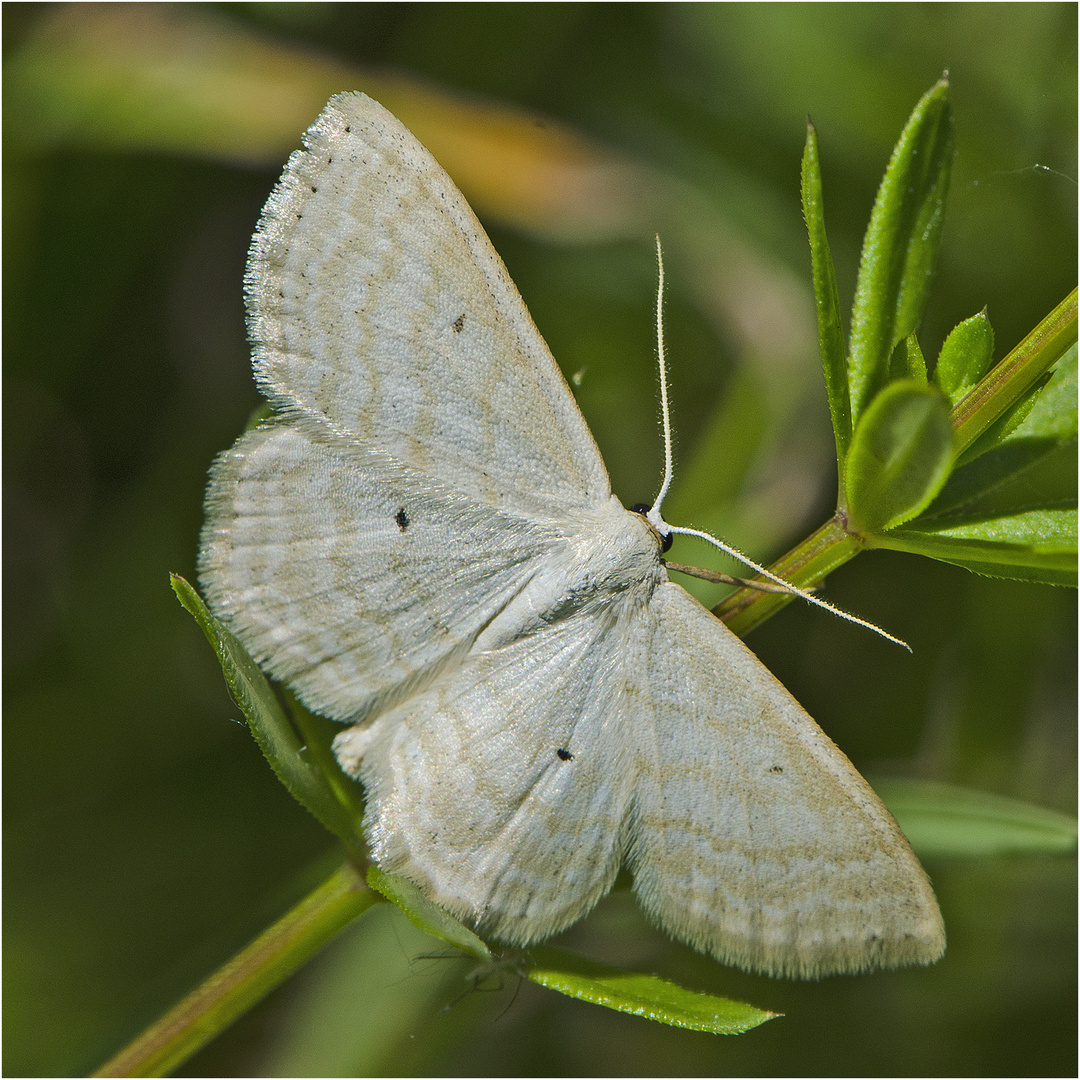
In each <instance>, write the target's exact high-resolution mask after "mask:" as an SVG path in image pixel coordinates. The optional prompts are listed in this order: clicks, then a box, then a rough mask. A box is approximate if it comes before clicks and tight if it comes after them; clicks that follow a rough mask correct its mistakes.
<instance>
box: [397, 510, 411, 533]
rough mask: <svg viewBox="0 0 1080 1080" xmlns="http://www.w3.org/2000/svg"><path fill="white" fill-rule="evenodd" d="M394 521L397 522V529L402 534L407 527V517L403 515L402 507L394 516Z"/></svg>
mask: <svg viewBox="0 0 1080 1080" xmlns="http://www.w3.org/2000/svg"><path fill="white" fill-rule="evenodd" d="M394 520H395V521H396V522H397V527H398V528H399V529H400V530H401V531H402V532H404V531H405V530H406V529H407V528H408V527H409V515H408V514H406V513H405V507H404V506H403V507H402V508H401V509H400V510H399V511H398V512H397V513H396V514H395V515H394Z"/></svg>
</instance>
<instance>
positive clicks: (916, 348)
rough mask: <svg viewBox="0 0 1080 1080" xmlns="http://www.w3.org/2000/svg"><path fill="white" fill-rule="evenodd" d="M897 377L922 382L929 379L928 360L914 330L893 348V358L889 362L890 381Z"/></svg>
mask: <svg viewBox="0 0 1080 1080" xmlns="http://www.w3.org/2000/svg"><path fill="white" fill-rule="evenodd" d="M896 379H914V380H915V381H916V382H920V383H925V382H927V381H928V380H927V375H926V360H925V358H924V357H923V352H922V348H921V347H920V345H919V339H918V338H917V337H916V336H915V332H914V331H912V332H911V333H910V334H908V336H907V337H906V338H904V340H903V341H901V342H900V344H899V345H897V346H896V348H895V349H893V354H892V360H891V361H890V362H889V381H890V382H891V381H893V380H896Z"/></svg>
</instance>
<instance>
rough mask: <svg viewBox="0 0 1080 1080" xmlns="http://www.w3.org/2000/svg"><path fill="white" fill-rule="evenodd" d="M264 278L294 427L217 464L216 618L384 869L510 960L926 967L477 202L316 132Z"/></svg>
mask: <svg viewBox="0 0 1080 1080" xmlns="http://www.w3.org/2000/svg"><path fill="white" fill-rule="evenodd" d="M305 145H306V147H307V149H306V150H304V151H298V152H297V153H295V154H293V156H292V157H291V158H290V160H289V163H288V165H287V166H286V168H285V172H284V174H283V175H282V178H281V181H280V183H279V184H278V186H277V188H276V189H275V191H274V193H273V194H272V195H271V197H270V200H269V201H268V202H267V204H266V208H265V210H264V212H263V216H262V220H261V222H260V224H259V228H258V231H257V232H256V234H255V237H254V240H253V242H252V247H251V255H250V261H249V263H248V270H247V279H246V287H247V303H248V311H249V316H250V332H251V337H252V339H253V342H254V365H255V373H256V377H257V379H258V382H259V385H260V387H261V388H262V390H263V391H264V392H265V394H266V395H267V396H268V398H269V399H270V401H271V402H272V403H273V405H274V407H275V410H276V418H275V419H273V420H271V421H270V422H268V423H265V424H263V425H262V426H260V427H258V428H256V429H255V430H253V431H250V432H248V433H247V434H246V435H244V436H243V437H242V438H241V439H240V440H239V442H237V444H236V445H235V446H234V447H233V448H232V449H231V450H230V451H228V452H227V453H226V454H224V455H223V456H222V457H221V458H220V459H219V460H218V461H217V463H216V464H215V466H214V468H213V472H212V477H211V483H210V488H209V493H208V497H207V522H206V526H205V530H204V533H203V548H202V554H201V560H200V573H201V580H202V584H203V586H204V589H205V591H206V595H207V599H208V601H209V604H210V607H211V609H212V610H213V611H214V612H215V614H216V615H217V616H218V617H219V618H221V619H223V620H224V621H225V623H226V624H227V625H228V626H229V627H230V629H231V630H232V631H233V632H234V633H235V634H236V635H237V636H238V637H239V638H240V640H241V641H242V642H243V643H244V644H245V646H246V647H247V648H248V650H249V651H250V652H251V653H252V655H253V656H254V657H255V658H256V660H258V662H259V663H260V664H262V665H263V666H264V667H265V668H266V670H267V671H268V672H269V673H270V674H271V675H273V676H274V677H275V678H276V679H279V680H281V681H283V682H286V683H288V684H290V685H291V686H292V687H293V689H294V690H295V691H296V693H297V694H298V696H299V697H300V698H301V700H302V701H303V702H304V703H305V704H306V705H308V706H309V707H310V708H312V709H314V710H316V711H318V712H321V713H324V714H326V715H327V716H330V717H333V718H334V719H336V720H340V721H344V722H346V723H348V724H349V725H350V726H349V727H348V729H347V730H345V731H344V732H343V733H342V734H341V735H340V736H339V737H338V738H337V740H336V741H335V744H334V748H335V751H336V753H337V757H338V760H339V762H340V763H341V766H342V768H343V769H344V770H345V771H346V772H347V773H349V774H350V775H351V776H354V777H358V778H359V779H361V780H363V782H364V785H365V787H366V789H367V797H368V808H367V817H366V822H365V826H366V829H367V834H368V839H369V841H370V846H371V850H372V853H373V856H374V858H375V860H376V861H377V863H378V864H379V866H381V867H382V868H383V869H384V870H386V871H390V872H393V873H396V874H403V875H404V876H406V877H408V878H410V879H411V880H412V881H414V882H416V883H417V884H418V885H419V886H420V887H421V888H423V889H424V891H425V892H426V893H427V895H428V896H429V897H430V898H431V899H432V900H433V901H435V902H436V903H438V904H441V905H442V906H443V907H445V908H447V909H448V910H449V911H451V912H453V913H454V914H456V915H457V916H459V917H463V918H467V919H470V920H472V921H473V922H474V923H475V924H476V925H477V926H478V928H479V929H480V930H481V932H484V933H486V934H488V935H489V936H490V937H492V938H494V939H497V940H499V941H503V942H507V943H511V944H516V945H526V944H528V943H530V942H534V941H537V940H538V939H540V938H544V937H547V936H548V935H551V934H554V933H556V932H557V931H559V930H562V929H563V928H564V927H566V926H569V925H570V924H571V923H573V922H574V921H575V920H577V919H579V918H580V917H581V916H583V915H584V914H585V913H586V912H587V911H589V910H590V909H591V908H592V907H593V905H594V904H596V902H597V901H598V900H599V899H600V897H602V896H603V895H604V894H605V893H606V892H607V890H608V889H609V888H610V886H611V884H612V881H613V880H614V878H615V875H616V873H617V871H618V870H619V867H620V865H622V864H623V863H624V862H625V863H627V864H628V866H629V869H630V871H631V873H632V874H633V878H634V888H635V891H636V893H637V896H638V898H639V900H640V902H641V904H642V906H643V908H644V910H645V911H646V912H647V913H648V915H649V916H650V917H651V918H652V919H653V920H654V921H655V922H656V923H657V924H658V925H659V926H661V927H662V928H663V929H664V930H666V931H668V932H669V933H670V934H672V935H673V936H675V937H677V938H679V939H681V940H682V941H685V942H687V943H689V944H690V945H692V946H693V947H695V948H697V949H700V950H703V951H706V952H709V953H711V954H712V955H713V956H714V957H716V958H717V959H718V960H721V961H723V962H725V963H730V964H735V965H738V966H739V967H743V968H747V969H751V970H754V971H761V972H766V973H768V974H771V975H786V976H800V977H814V976H819V975H824V974H828V973H830V972H851V971H861V970H865V969H869V968H874V967H893V966H897V965H902V964H921V963H929V962H931V961H933V960H935V959H937V958H938V957H939V956H940V955H941V953H942V951H943V949H944V942H945V938H944V930H943V927H942V921H941V915H940V913H939V911H938V907H937V903H936V902H935V900H934V895H933V892H932V891H931V888H930V885H929V882H928V881H927V878H926V875H925V874H924V873H923V870H922V868H921V867H920V866H919V863H918V862H917V860H916V859H915V856H914V855H913V854H912V852H911V849H910V848H909V847H908V844H907V842H906V841H905V839H904V837H903V834H902V833H901V832H900V830H899V828H898V827H897V825H896V823H895V822H894V821H893V819H892V817H890V815H889V813H888V811H886V809H885V808H884V807H883V806H882V804H881V803H880V802H879V801H878V799H877V797H876V796H875V795H874V793H873V792H872V791H871V789H870V788H869V787H868V786H867V784H866V783H865V781H864V780H863V779H862V777H861V776H860V775H859V774H858V773H857V772H856V771H855V769H854V768H853V766H852V765H851V764H850V762H849V761H848V760H847V758H845V757H844V755H843V754H842V753H841V752H840V751H839V750H838V749H837V748H836V746H834V745H833V743H832V742H830V740H829V739H828V738H827V737H826V736H825V734H824V733H823V732H822V731H821V730H820V729H819V728H818V727H817V725H816V724H815V723H814V722H813V720H811V719H810V717H809V716H807V714H806V713H805V712H804V711H803V710H802V709H801V708H800V707H799V705H798V704H797V703H796V702H795V700H794V699H793V698H792V697H791V696H790V695H789V694H788V693H787V691H786V690H785V689H784V688H783V687H782V686H781V685H780V683H779V682H777V680H776V679H775V678H774V677H773V676H772V675H771V674H770V673H769V672H768V671H767V670H766V669H765V667H764V666H763V665H762V664H761V662H760V661H759V660H758V659H757V658H756V657H755V656H754V654H753V653H752V652H750V650H749V649H747V648H746V647H745V646H744V645H743V644H742V642H741V641H740V640H739V639H738V638H737V637H736V636H735V635H734V634H732V633H731V632H730V631H729V630H728V629H727V628H726V627H725V626H724V624H723V623H722V622H720V621H719V620H717V619H716V618H715V617H714V616H713V615H712V614H710V613H709V612H708V611H707V610H706V609H705V608H703V607H702V606H701V605H700V604H699V603H698V602H697V601H696V600H694V599H693V598H692V597H691V596H690V595H689V594H688V593H687V592H685V591H684V590H683V589H682V588H681V587H680V586H679V585H677V584H675V583H674V582H672V581H670V580H669V579H668V574H667V571H666V569H665V567H664V564H663V562H662V561H661V548H662V543H663V540H664V538H665V537H666V536H667V535H669V534H670V532H671V528H670V527H669V526H668V525H667V524H666V523H665V522H664V521H663V519H662V518H661V517H660V515H659V510H658V508H657V509H656V510H655V511H654V512H652V513H650V514H649V515H648V516H643V515H642V514H640V513H634V512H631V511H629V510H626V509H624V508H623V507H622V505H620V503H619V502H618V500H617V499H616V498H615V497H614V496H613V495H612V493H611V488H610V484H609V481H608V476H607V472H606V470H605V468H604V463H603V461H602V460H601V457H600V453H599V451H598V450H597V448H596V444H595V443H594V442H593V439H592V436H591V434H590V432H589V429H588V427H587V426H586V424H585V421H584V419H583V417H582V415H581V413H580V412H579V411H578V409H577V406H576V405H575V403H574V400H573V397H572V396H571V394H570V391H569V389H568V387H567V385H566V382H565V381H564V379H563V377H562V375H561V373H560V371H559V368H558V367H557V365H556V363H555V361H554V360H553V358H552V356H551V354H550V352H549V351H548V349H547V346H546V345H545V343H544V341H543V339H542V338H541V337H540V334H539V332H538V331H537V329H536V327H535V326H534V325H533V322H532V320H531V319H530V317H529V314H528V312H527V311H526V309H525V305H524V303H523V302H522V300H521V297H520V296H519V294H518V292H517V290H516V289H515V287H514V284H513V282H512V281H511V280H510V278H509V276H508V275H507V272H506V269H505V268H504V266H503V264H502V262H501V261H500V259H499V257H498V255H496V253H495V251H494V249H493V248H492V246H491V243H490V241H489V240H488V239H487V237H486V236H485V234H484V232H483V229H482V228H481V226H480V224H479V222H478V221H477V220H476V218H475V217H474V215H473V213H472V211H471V210H470V209H469V207H468V205H467V204H466V203H465V200H464V198H463V197H462V195H461V194H460V192H459V191H458V190H457V188H456V187H455V186H454V184H453V183H452V182H451V180H450V178H449V177H448V176H447V175H446V174H445V173H444V172H443V170H442V169H441V168H440V167H439V165H438V164H437V163H436V162H435V160H434V159H433V158H432V157H431V155H430V154H429V153H428V152H427V151H426V150H425V149H424V148H423V147H422V146H421V145H420V144H419V143H418V142H417V141H416V139H415V138H414V137H413V136H412V135H411V134H410V132H409V131H408V130H406V129H405V128H404V127H403V126H402V125H401V124H400V123H399V122H398V121H397V120H396V119H395V118H394V117H393V116H391V115H390V113H388V112H387V111H386V110H385V109H383V108H382V107H381V106H380V105H378V104H376V103H375V102H373V101H372V100H370V99H369V98H367V97H365V96H363V95H362V94H342V95H339V96H337V97H334V98H332V99H331V101H330V102H329V104H328V105H327V106H326V108H325V109H324V110H323V113H322V115H321V116H320V117H319V119H318V120H317V121H316V122H315V124H314V125H313V126H312V128H311V129H310V130H309V131H308V133H307V136H306V138H305Z"/></svg>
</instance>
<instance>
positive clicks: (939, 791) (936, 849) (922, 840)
mask: <svg viewBox="0 0 1080 1080" xmlns="http://www.w3.org/2000/svg"><path fill="white" fill-rule="evenodd" d="M874 790H875V791H876V792H877V793H878V794H879V795H880V796H881V800H882V802H884V803H885V805H886V806H887V807H888V808H889V812H890V813H891V814H892V815H893V817H895V818H896V821H897V823H898V824H899V826H900V828H901V829H903V831H904V835H905V836H906V837H907V838H908V841H909V842H910V843H911V846H912V848H914V850H915V852H916V853H917V854H918V855H920V856H940V855H997V854H1003V853H1005V852H1014V853H1018V852H1026V853H1045V852H1071V851H1076V846H1077V845H1076V838H1077V824H1076V818H1075V817H1069V816H1068V815H1066V814H1060V813H1058V812H1057V811H1056V810H1048V809H1046V808H1045V807H1042V806H1034V805H1032V804H1031V803H1026V802H1021V801H1019V800H1018V799H1009V798H1005V797H1004V796H1002V795H991V794H989V793H988V792H984V791H973V790H972V789H970V788H963V787H956V786H954V785H952V784H941V783H936V782H933V781H928V780H903V779H887V780H884V779H883V780H877V781H875V783H874Z"/></svg>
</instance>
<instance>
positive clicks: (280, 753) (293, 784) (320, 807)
mask: <svg viewBox="0 0 1080 1080" xmlns="http://www.w3.org/2000/svg"><path fill="white" fill-rule="evenodd" d="M171 577H172V587H173V591H174V592H175V593H176V596H177V598H178V599H179V601H180V603H181V604H182V605H183V606H184V608H185V609H186V610H187V611H188V612H190V613H191V615H192V616H193V617H194V619H195V621H196V622H197V623H198V624H199V627H200V629H201V630H202V632H203V633H204V634H205V635H206V640H207V641H209V642H210V645H211V646H212V647H213V649H214V652H215V653H216V654H217V658H218V663H219V664H220V665H221V670H222V671H223V672H224V674H225V682H226V683H227V684H228V687H229V692H230V693H231V694H232V697H233V700H234V701H235V702H236V704H237V705H238V706H239V707H240V711H241V712H242V713H243V714H244V717H245V718H246V720H247V722H248V727H249V728H250V729H251V733H252V735H254V736H255V741H256V742H257V743H258V744H259V749H260V750H262V752H263V755H264V756H265V758H266V760H267V761H268V762H269V763H270V767H271V768H272V769H273V770H274V773H275V774H276V776H277V778H278V779H279V780H280V781H281V782H282V783H283V784H284V785H285V787H286V788H287V789H288V790H289V793H290V794H291V795H292V796H293V798H295V799H296V800H297V802H299V803H300V804H301V805H303V806H304V807H306V808H307V809H308V810H309V811H310V812H311V813H312V814H314V815H315V817H316V818H318V820H319V821H320V822H321V823H322V824H323V825H324V826H325V827H326V828H327V829H329V830H330V831H331V832H332V833H334V834H335V835H336V836H337V837H339V838H340V839H341V841H342V842H343V843H344V844H345V846H346V849H347V850H348V851H349V853H350V855H353V856H354V857H356V858H358V859H362V858H363V855H362V852H363V841H362V840H361V839H360V835H359V833H358V831H357V822H356V821H355V819H354V817H353V815H352V813H351V812H350V808H349V807H347V806H345V805H343V804H342V802H341V800H340V798H339V796H338V794H337V792H336V791H335V790H334V785H333V784H332V783H331V782H330V780H329V779H328V778H327V776H326V774H325V773H324V772H323V770H322V769H321V768H318V767H317V766H315V765H312V764H311V763H310V762H309V761H308V760H307V754H306V748H305V746H304V744H303V743H302V742H301V740H300V738H299V737H298V735H297V733H296V730H295V728H293V726H292V724H290V723H289V720H288V718H287V717H286V715H285V712H284V710H283V709H282V708H281V705H280V703H279V702H278V699H277V697H276V696H275V695H274V691H273V690H272V689H271V687H270V684H269V682H267V680H266V676H265V675H264V674H263V673H262V671H261V670H260V669H259V666H258V664H256V663H255V661H254V660H252V659H251V657H250V656H249V655H248V653H247V650H246V649H245V648H244V646H243V645H241V644H240V642H239V641H238V640H237V639H236V638H235V637H234V636H233V635H232V634H231V633H230V632H229V631H228V630H227V629H226V628H225V627H224V626H223V625H222V624H221V623H220V622H218V620H217V619H215V618H214V616H213V615H211V614H210V611H209V610H208V609H207V607H206V605H205V604H204V603H203V600H202V597H201V596H199V594H198V592H197V591H196V590H195V589H194V588H193V587H192V585H191V584H190V583H189V582H187V581H186V580H185V579H184V578H182V577H181V576H180V575H179V574H173V575H171Z"/></svg>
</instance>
